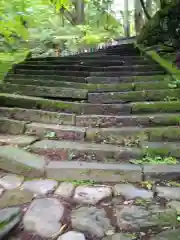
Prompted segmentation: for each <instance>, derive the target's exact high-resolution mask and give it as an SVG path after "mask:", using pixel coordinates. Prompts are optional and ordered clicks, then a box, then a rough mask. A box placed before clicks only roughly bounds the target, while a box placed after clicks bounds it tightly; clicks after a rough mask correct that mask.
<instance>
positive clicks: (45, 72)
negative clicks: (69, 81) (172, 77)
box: [14, 69, 165, 77]
mask: <svg viewBox="0 0 180 240" xmlns="http://www.w3.org/2000/svg"><path fill="white" fill-rule="evenodd" d="M14 73H15V74H21V73H23V74H25V75H26V74H27V75H28V74H32V75H51V76H52V74H55V75H63V76H69V77H71V76H78V77H87V76H89V75H90V76H94V77H97V76H100V77H101V76H103V77H117V76H151V75H159V74H165V71H164V70H159V71H158V70H154V71H149V72H141V71H140V72H137V71H134V72H133V71H131V72H128V71H119V72H117V71H114V72H85V71H61V70H59V71H57V70H56V71H55V70H40V69H39V70H26V69H17V70H15V72H14Z"/></svg>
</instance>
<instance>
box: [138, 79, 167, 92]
mask: <svg viewBox="0 0 180 240" xmlns="http://www.w3.org/2000/svg"><path fill="white" fill-rule="evenodd" d="M154 80H155V79H154ZM168 83H169V82H168V81H158V82H142V83H141V82H138V83H135V89H136V91H142V90H146V89H154V90H157V89H166V88H168Z"/></svg>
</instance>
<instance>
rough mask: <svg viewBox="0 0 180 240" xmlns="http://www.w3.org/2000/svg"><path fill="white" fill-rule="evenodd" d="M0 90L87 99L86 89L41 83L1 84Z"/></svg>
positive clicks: (40, 95) (39, 95)
mask: <svg viewBox="0 0 180 240" xmlns="http://www.w3.org/2000/svg"><path fill="white" fill-rule="evenodd" d="M0 91H1V92H4V93H16V94H21V95H27V96H35V97H57V98H62V99H66V98H68V99H78V100H85V99H87V94H88V91H87V90H86V89H77V88H72V86H71V88H65V87H58V86H56V87H50V86H43V85H39V86H37V85H20V84H8V83H6V84H1V85H0Z"/></svg>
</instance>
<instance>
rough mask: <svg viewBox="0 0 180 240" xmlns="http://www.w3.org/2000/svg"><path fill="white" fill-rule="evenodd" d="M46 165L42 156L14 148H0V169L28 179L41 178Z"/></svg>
mask: <svg viewBox="0 0 180 240" xmlns="http://www.w3.org/2000/svg"><path fill="white" fill-rule="evenodd" d="M45 164H46V161H45V159H44V158H43V157H41V156H37V155H35V154H33V153H29V152H27V151H25V150H22V149H19V148H16V147H12V146H1V147H0V168H1V169H3V170H6V171H9V172H11V173H16V174H20V175H23V176H26V177H41V176H43V175H44V167H45Z"/></svg>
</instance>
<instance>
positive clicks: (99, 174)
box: [46, 161, 179, 183]
mask: <svg viewBox="0 0 180 240" xmlns="http://www.w3.org/2000/svg"><path fill="white" fill-rule="evenodd" d="M178 169H179V168H178ZM173 170H174V171H173V173H175V172H176V177H177V170H176V171H175V169H173ZM149 175H150V174H149ZM149 175H148V176H149ZM164 175H165V173H164ZM46 176H47V177H48V178H50V179H56V180H58V181H64V180H77V181H78V180H90V181H92V180H93V181H96V182H112V183H113V182H115V183H117V182H124V181H125V182H126V181H128V182H141V181H142V169H141V167H140V166H137V165H133V164H123V163H121V164H116V163H113V164H110V163H97V162H83V161H61V162H58V161H51V162H50V163H49V164H48V166H47V168H46Z"/></svg>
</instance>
